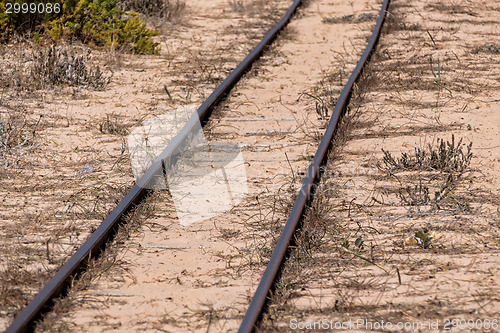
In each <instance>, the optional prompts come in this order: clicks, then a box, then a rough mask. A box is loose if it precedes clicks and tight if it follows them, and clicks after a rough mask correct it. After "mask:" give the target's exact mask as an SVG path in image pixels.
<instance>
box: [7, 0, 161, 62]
mask: <svg viewBox="0 0 500 333" xmlns="http://www.w3.org/2000/svg"><path fill="white" fill-rule="evenodd" d="M10 1H11V0H0V9H3V11H2V14H0V27H1V28H2V30H1V31H2V32H1V33H0V41H7V40H8V39H9V38H11V37H12V35H13V34H14V33H20V34H25V33H30V34H32V33H33V32H37V33H39V34H40V36H44V37H46V38H51V39H53V40H58V39H60V38H76V39H79V40H81V41H83V42H84V43H89V44H91V45H94V46H96V47H109V48H113V49H116V48H122V49H125V50H130V51H133V52H135V53H139V54H155V53H158V52H159V45H158V43H156V42H154V41H153V40H152V37H153V36H156V35H157V34H158V33H157V32H155V31H153V30H151V29H149V28H147V27H146V24H145V23H144V22H142V21H141V20H140V19H139V18H138V14H137V13H134V12H125V11H123V10H120V9H119V8H118V7H117V6H116V5H117V3H118V0H59V1H60V2H59V3H61V4H62V10H61V12H60V13H59V14H55V13H54V14H30V13H28V14H14V13H12V14H6V13H5V4H6V3H7V2H10ZM15 1H16V2H19V3H21V0H15ZM28 2H35V1H33V0H29V1H28ZM49 2H50V1H49ZM36 3H38V2H36ZM53 3H55V2H53Z"/></svg>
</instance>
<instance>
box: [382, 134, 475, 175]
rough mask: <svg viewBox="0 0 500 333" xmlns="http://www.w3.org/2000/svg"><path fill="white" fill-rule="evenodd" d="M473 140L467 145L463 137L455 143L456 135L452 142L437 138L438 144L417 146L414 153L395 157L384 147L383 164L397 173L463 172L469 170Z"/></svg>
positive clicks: (390, 170) (385, 167) (452, 137)
mask: <svg viewBox="0 0 500 333" xmlns="http://www.w3.org/2000/svg"><path fill="white" fill-rule="evenodd" d="M471 149H472V142H471V143H469V144H468V145H465V144H464V143H463V142H462V139H460V140H459V141H458V143H457V144H456V145H455V135H454V134H452V136H451V142H450V141H446V142H445V141H444V139H440V138H438V139H437V143H436V146H435V147H433V146H432V145H431V144H428V145H427V147H423V148H421V147H415V149H414V152H413V154H411V153H405V152H403V153H401V157H398V158H394V157H393V156H392V154H391V153H390V152H388V151H386V150H384V149H383V148H382V152H383V153H384V157H383V160H382V161H383V163H384V166H381V167H382V168H383V169H384V170H386V171H388V172H391V173H395V172H398V171H409V170H425V171H442V172H446V173H449V174H462V173H464V172H465V171H467V170H469V167H470V162H471V159H472V152H471Z"/></svg>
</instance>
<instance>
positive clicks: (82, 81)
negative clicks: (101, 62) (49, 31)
mask: <svg viewBox="0 0 500 333" xmlns="http://www.w3.org/2000/svg"><path fill="white" fill-rule="evenodd" d="M33 58H34V61H33V65H32V66H31V77H32V79H33V80H34V82H35V83H36V85H37V86H39V87H46V86H58V85H69V86H77V87H85V88H89V89H94V90H103V89H104V88H105V87H106V85H107V84H108V83H109V81H110V79H111V76H107V75H105V74H104V73H103V72H102V71H101V70H100V68H99V67H95V68H90V69H89V68H88V66H87V62H88V61H89V59H90V52H89V53H87V54H86V55H84V56H83V55H82V56H79V55H76V54H73V53H72V52H70V51H68V50H67V49H66V48H64V47H54V46H52V47H50V48H48V49H47V50H41V51H39V52H38V53H35V54H34V55H33Z"/></svg>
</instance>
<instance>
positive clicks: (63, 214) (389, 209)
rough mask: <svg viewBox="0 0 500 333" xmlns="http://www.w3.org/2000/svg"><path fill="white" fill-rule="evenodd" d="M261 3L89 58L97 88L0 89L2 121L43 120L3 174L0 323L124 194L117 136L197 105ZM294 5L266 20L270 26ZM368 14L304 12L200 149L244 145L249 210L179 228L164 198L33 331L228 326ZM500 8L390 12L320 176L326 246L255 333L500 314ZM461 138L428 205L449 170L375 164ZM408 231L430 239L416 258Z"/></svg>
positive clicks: (255, 26)
mask: <svg viewBox="0 0 500 333" xmlns="http://www.w3.org/2000/svg"><path fill="white" fill-rule="evenodd" d="M265 5H266V4H265V2H263V1H254V2H245V1H244V2H241V5H239V4H236V2H231V3H230V2H228V1H218V2H210V3H208V2H204V1H191V2H190V3H189V6H188V7H189V13H188V14H187V16H188V18H187V19H186V23H185V24H184V25H183V26H180V27H177V28H174V29H173V30H169V31H167V32H166V34H164V35H162V36H160V40H161V41H162V54H161V55H160V56H156V57H155V56H145V57H129V56H126V55H122V54H120V53H114V54H110V53H109V52H102V53H101V52H96V53H95V59H94V60H95V61H96V62H97V63H101V64H105V66H106V68H108V70H109V71H113V72H114V74H113V78H112V81H111V84H110V85H109V87H108V89H107V90H105V91H103V92H94V91H87V90H85V89H69V88H68V89H62V90H59V91H57V92H56V93H54V92H53V91H48V92H38V95H37V96H36V97H33V98H32V99H26V98H25V96H24V97H23V96H21V95H16V94H15V93H11V92H9V91H7V92H6V91H4V92H3V93H2V99H1V101H2V105H1V107H2V108H3V109H2V112H3V113H4V114H5V113H7V112H9V111H12V110H13V109H15V108H17V109H27V110H28V111H29V113H30V114H31V118H32V119H31V118H30V119H31V120H32V122H36V120H37V119H38V116H39V115H42V114H43V123H42V124H43V125H44V126H43V127H40V130H39V134H38V136H37V140H36V144H34V146H33V147H31V148H30V149H31V150H28V151H27V154H25V155H23V158H21V159H20V160H19V161H17V166H16V167H15V168H13V167H11V169H8V170H7V171H5V170H4V171H3V173H2V177H3V178H2V183H1V184H2V188H1V192H2V194H1V195H2V199H1V200H2V208H3V209H2V213H1V215H0V232H1V233H2V237H1V248H2V252H3V255H2V257H1V261H0V263H1V264H2V267H3V270H2V279H3V281H7V282H8V283H9V284H7V283H6V284H4V285H5V286H7V285H8V286H11V287H10V288H5V287H4V288H3V289H2V297H1V299H0V301H1V302H2V303H1V309H0V310H1V319H0V320H2V321H1V323H3V324H0V327H3V326H1V325H5V324H6V323H7V322H8V321H10V320H11V318H12V316H13V314H14V313H15V311H16V310H17V309H19V308H20V307H21V306H22V305H23V304H24V303H25V302H26V301H27V300H29V298H30V297H31V295H33V293H34V292H36V290H37V289H38V288H40V286H41V285H42V284H43V281H45V280H46V279H47V278H48V277H49V276H50V274H52V273H53V271H54V269H56V268H57V267H58V266H59V265H60V264H61V263H62V262H64V260H65V259H66V258H67V256H68V255H69V254H71V253H72V251H73V250H74V247H75V246H76V245H77V244H79V243H81V242H82V241H83V240H84V239H85V238H86V237H87V236H88V234H89V233H90V232H91V231H92V230H93V229H94V228H95V226H97V225H98V223H99V222H100V221H101V220H102V218H103V217H104V216H105V214H106V212H107V211H108V210H109V209H110V208H112V206H113V204H114V203H115V202H116V200H119V199H120V198H121V196H122V195H123V193H124V192H125V191H126V189H127V188H128V187H129V186H130V184H131V183H132V181H133V177H132V172H131V168H130V161H129V160H128V151H127V149H126V141H125V134H124V133H127V132H128V131H129V130H130V129H131V128H133V127H135V126H138V125H139V124H140V123H141V121H142V120H143V119H147V118H148V117H154V116H158V115H161V114H163V113H165V112H166V111H168V110H173V109H175V108H177V107H180V106H183V105H186V104H195V105H196V104H199V103H200V102H201V101H202V100H203V99H204V98H205V97H207V96H208V94H209V93H210V92H211V90H212V89H213V88H214V87H215V85H216V84H217V83H218V82H220V80H221V79H223V78H224V77H225V76H226V75H227V74H228V73H229V72H230V71H231V68H234V67H235V66H236V64H237V63H238V61H239V60H241V58H242V57H243V56H244V55H245V54H246V53H247V52H248V51H249V49H250V48H251V47H252V46H253V45H255V43H256V42H257V41H258V39H259V38H260V36H262V34H263V32H264V31H265V30H266V28H267V27H269V26H270V25H271V22H272V21H273V18H272V17H267V16H266V11H265V10H263V9H262V7H263V6H265ZM288 5H289V1H281V2H278V3H276V4H275V5H273V6H271V8H272V11H273V13H274V14H279V13H282V12H283V11H284V10H285V9H286V7H287V6H288ZM379 6H380V3H378V2H375V1H351V2H349V3H347V4H344V3H342V2H341V1H328V2H327V1H320V0H315V1H310V3H309V5H308V6H307V7H306V8H303V9H301V10H300V11H299V14H298V17H297V18H295V19H294V20H293V21H292V23H291V24H290V27H289V28H288V29H287V31H286V32H285V33H284V34H283V35H282V36H281V37H280V38H279V39H278V40H277V43H276V45H275V46H273V47H272V48H271V49H270V50H269V51H268V52H267V53H266V55H265V56H264V57H263V58H262V60H261V61H260V62H259V64H258V65H256V66H255V67H254V68H253V69H252V70H251V71H250V72H249V74H248V76H247V77H246V78H244V79H243V80H242V81H241V82H240V83H239V84H238V85H237V86H236V87H235V90H234V91H233V92H232V93H231V95H230V96H229V97H228V99H227V100H226V101H225V102H224V103H223V105H222V106H221V107H220V108H219V109H218V110H217V111H216V112H215V114H214V115H213V117H214V118H213V119H212V121H211V122H210V123H209V124H208V126H207V129H206V133H205V136H206V137H207V139H208V140H209V141H210V142H231V143H236V144H239V145H240V147H241V149H242V152H243V156H244V160H245V164H246V172H247V175H248V189H249V195H248V196H247V197H246V199H245V200H244V201H243V202H242V203H241V204H239V205H238V206H236V207H234V208H233V209H232V210H231V211H230V212H228V213H226V214H224V215H221V216H218V217H215V218H211V219H209V220H207V221H204V222H201V223H197V224H194V225H191V226H188V227H182V226H180V225H179V222H178V220H177V218H176V213H175V209H174V207H173V204H172V200H171V198H170V197H169V195H168V193H167V192H161V191H160V192H158V193H157V194H156V195H155V197H154V198H152V199H151V200H150V202H149V203H148V205H149V206H148V207H149V208H151V210H152V211H149V212H148V213H147V214H144V215H147V216H148V218H147V219H145V217H141V216H139V217H138V219H139V220H142V221H143V222H141V224H139V225H140V226H141V227H140V228H139V229H138V230H135V231H131V232H130V239H129V240H127V241H124V242H123V244H118V249H119V254H118V255H116V256H114V257H112V260H111V261H112V263H113V264H112V265H109V266H106V269H102V267H101V269H100V270H96V271H95V272H94V273H95V275H96V278H94V279H93V280H92V283H93V286H92V288H89V289H85V290H74V291H73V292H72V293H71V294H70V297H69V298H68V299H69V300H68V301H67V305H68V306H69V310H68V308H65V310H64V311H66V312H64V317H63V318H60V317H57V316H58V315H59V314H58V315H57V316H54V317H52V318H49V320H48V321H47V322H46V323H45V324H44V325H43V326H42V327H41V330H45V331H54V330H56V329H57V330H63V331H64V330H69V331H96V332H102V331H105V330H114V331H127V332H128V331H172V332H180V331H234V330H236V328H237V327H238V325H239V322H240V320H241V318H242V316H243V314H244V311H245V309H246V306H247V305H248V303H249V301H250V297H251V296H252V294H253V292H254V290H255V288H256V285H257V283H258V281H259V278H260V274H261V273H262V272H263V269H264V268H265V264H266V262H267V259H268V258H269V256H270V253H271V251H272V249H273V244H274V242H275V241H276V238H277V237H278V235H279V232H280V230H281V227H282V225H283V222H284V219H285V218H286V214H287V212H288V209H289V208H290V207H289V204H290V201H291V199H293V196H294V195H295V191H296V190H297V185H298V184H300V179H301V177H302V176H303V173H304V171H305V170H306V167H307V163H308V161H309V160H310V158H311V156H312V155H313V154H314V151H315V148H316V145H317V143H318V139H319V138H320V136H321V135H322V132H323V130H324V126H325V118H327V117H325V115H324V114H322V111H321V110H322V109H321V105H322V103H321V102H320V103H319V104H318V103H317V102H318V99H317V97H320V98H321V101H322V102H324V103H326V104H331V102H334V98H335V94H338V92H339V91H340V89H341V87H342V84H343V83H345V81H346V79H347V76H348V75H349V73H350V71H351V70H352V68H353V66H354V64H355V62H356V61H357V59H358V57H359V55H360V54H361V52H362V50H363V48H364V47H365V44H366V40H367V39H366V38H367V37H368V36H369V34H370V33H371V29H372V26H373V24H374V20H375V18H376V15H377V14H378V10H379ZM498 9H499V8H498V5H497V4H496V3H495V2H494V1H487V0H484V1H467V2H464V3H460V4H455V3H448V2H446V1H443V2H430V1H427V2H425V1H418V2H413V3H412V4H403V3H400V1H393V5H392V6H391V9H390V10H391V14H392V16H393V17H392V18H391V20H392V21H393V22H392V23H391V28H390V29H389V30H387V29H386V35H385V36H384V37H383V38H382V41H381V43H382V44H381V47H380V49H379V50H378V53H377V56H376V57H375V58H374V62H373V64H372V65H371V67H370V70H369V71H368V73H371V74H372V75H371V76H370V79H371V80H370V81H369V82H370V84H369V85H368V86H365V87H363V89H364V90H362V91H363V96H362V97H363V99H361V100H360V101H358V102H357V103H358V104H357V106H359V114H360V116H359V118H357V123H356V125H355V127H354V129H353V130H352V132H351V134H350V140H349V141H348V142H347V144H346V147H345V148H344V149H343V151H342V154H341V155H340V157H339V158H338V159H336V160H335V161H333V162H332V163H331V165H330V173H329V174H330V175H332V176H333V177H329V178H327V179H326V180H325V186H326V188H327V189H329V190H328V191H325V196H326V193H330V194H332V193H333V195H331V196H330V197H328V198H327V199H326V200H327V201H326V202H327V205H325V206H326V207H327V208H328V209H326V210H324V211H323V212H324V214H322V218H323V220H326V221H328V223H330V224H328V227H327V228H326V229H321V230H322V231H325V230H326V231H325V232H324V235H327V236H324V235H323V237H326V238H322V239H323V240H325V241H324V242H323V243H321V244H322V245H321V246H319V249H320V250H321V251H319V252H316V254H314V253H315V252H310V250H312V248H310V249H308V250H307V251H304V252H301V253H305V254H306V255H305V257H304V258H308V259H312V260H305V259H304V260H302V261H300V263H301V266H293V265H290V268H288V269H289V272H291V274H289V275H286V276H285V277H284V279H285V280H283V281H282V286H283V290H282V291H283V295H288V296H286V297H284V299H282V300H281V301H282V303H278V302H277V303H276V304H279V305H277V306H274V307H272V310H273V311H275V312H271V316H270V317H269V318H267V319H266V321H265V325H268V326H265V327H268V328H269V329H264V331H270V330H273V329H277V330H285V331H287V330H289V328H290V320H292V319H297V320H299V321H305V322H306V321H313V320H321V319H323V318H327V319H334V320H343V321H345V320H349V319H353V320H354V319H358V318H367V319H370V320H371V321H372V322H380V321H381V320H384V321H388V320H390V321H392V322H394V323H396V322H398V321H401V322H422V323H424V322H427V321H428V320H433V321H435V320H440V323H439V325H440V327H441V328H443V324H445V322H444V320H445V319H449V320H452V319H453V318H461V319H467V320H468V319H474V320H481V321H483V322H485V320H487V319H489V320H493V319H495V318H497V319H498V311H499V304H498V297H497V296H495V295H497V294H498V276H499V275H498V274H499V272H498V268H497V266H498V249H499V243H498V223H499V220H500V217H499V214H498V207H499V200H498V194H499V193H498V179H499V178H498V170H499V168H498V163H499V162H500V160H499V156H498V153H499V152H500V151H499V150H498V149H499V143H498V142H499V141H498V130H497V128H496V124H498V120H499V119H498V110H499V108H500V101H499V100H498V98H497V97H496V96H498V90H499V71H500V68H499V63H500V62H499V58H498V57H499V56H498V53H492V52H489V50H493V51H494V50H495V49H494V48H493V49H492V48H488V45H493V46H494V45H496V44H494V41H495V37H496V36H497V31H496V28H495V22H498V13H499V10H498ZM350 15H353V16H350ZM277 16H278V15H275V17H277ZM491 43H493V44H491ZM496 47H497V48H498V45H496ZM11 48H12V49H13V48H16V46H15V45H14V46H11ZM6 50H7V51H6ZM9 50H11V49H8V48H7V49H4V50H2V56H5V57H9V52H10V51H9ZM497 52H498V51H497ZM27 53H28V52H27ZM27 57H28V58H29V55H28V56H27ZM431 58H432V60H430V59H431ZM10 61H12V62H14V60H13V59H12V58H10ZM19 61H22V60H19ZM165 86H166V87H167V89H168V90H169V92H170V94H171V96H172V99H170V98H169V97H168V96H167V95H166V93H165ZM325 91H326V92H329V93H330V94H325ZM328 96H329V97H328ZM332 96H333V100H332ZM318 105H319V111H317V110H318V109H317V107H318ZM107 115H108V116H107ZM111 129H114V130H111ZM122 131H123V132H122ZM106 132H113V133H106ZM120 133H121V134H120ZM452 133H453V134H454V135H455V140H456V141H455V143H456V142H458V140H459V139H463V142H465V143H466V144H468V143H469V142H473V146H472V152H473V158H472V161H471V164H470V167H469V168H468V169H467V170H466V171H465V172H463V173H461V174H460V176H459V177H457V178H456V179H455V178H454V180H453V182H452V183H450V184H449V185H448V188H449V191H448V190H447V191H446V196H443V199H442V200H441V199H440V200H439V202H438V200H436V197H435V194H434V193H435V192H436V191H440V190H441V189H442V188H443V187H445V186H447V185H446V184H447V183H446V176H447V174H446V172H440V171H434V170H431V171H429V170H418V169H417V170H413V171H400V170H389V169H388V168H385V169H384V163H383V161H382V158H383V153H382V151H381V148H384V149H385V150H387V151H389V152H391V153H392V155H393V156H394V157H395V158H396V157H399V156H400V152H402V151H403V152H409V153H412V152H413V151H414V150H413V148H414V147H426V146H427V144H428V143H430V144H435V143H436V142H437V138H443V139H445V141H447V140H448V141H450V140H451V134H452ZM37 145H39V146H37ZM42 148H43V149H42ZM285 153H286V154H285ZM377 165H380V166H381V167H380V168H377ZM90 170H92V171H90ZM455 176H457V173H453V177H455ZM89 185H90V187H86V186H89ZM415 185H416V186H417V187H415ZM419 185H420V187H418V186H419ZM408 186H409V187H408ZM422 186H426V187H427V188H428V189H429V193H430V194H429V198H427V197H426V196H425V190H424V189H423V187H422ZM442 193H445V192H442ZM433 199H434V201H432V200H433ZM426 200H427V201H426ZM20 203H23V204H22V205H20ZM409 203H412V204H409ZM325 206H323V207H325ZM318 210H319V208H318ZM418 231H421V232H422V233H424V234H429V235H430V233H433V236H434V239H433V240H431V241H430V242H429V243H426V244H425V246H419V245H418V244H414V238H412V237H411V236H412V235H415V233H416V232H418ZM315 232H317V230H315ZM310 235H313V236H316V235H317V234H316V233H314V232H313V233H311V234H310ZM359 238H362V239H363V245H360V246H357V245H356V244H359V242H357V243H356V240H358V239H359ZM346 241H347V243H346ZM309 244H313V243H309ZM342 245H344V246H342ZM346 250H349V251H351V252H348V251H346ZM352 252H354V253H356V254H358V255H359V256H362V257H363V258H364V259H362V258H360V257H359V256H358V257H356V256H354V255H353V254H352ZM375 264H376V265H375ZM318 267H319V268H320V269H318ZM287 279H288V280H287ZM475 323H477V321H476V322H475ZM450 324H451V325H452V323H451V321H450ZM476 327H477V326H476ZM483 327H484V326H483ZM421 330H422V331H428V330H429V329H427V330H426V329H425V327H424V328H423V329H421ZM353 331H356V330H353ZM357 331H359V330H357Z"/></svg>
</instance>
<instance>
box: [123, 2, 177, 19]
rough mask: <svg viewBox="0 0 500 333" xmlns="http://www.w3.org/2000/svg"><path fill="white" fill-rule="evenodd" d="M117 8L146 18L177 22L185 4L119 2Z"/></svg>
mask: <svg viewBox="0 0 500 333" xmlns="http://www.w3.org/2000/svg"><path fill="white" fill-rule="evenodd" d="M118 7H119V8H120V9H122V10H125V11H134V12H137V13H140V14H143V15H146V16H147V17H154V18H160V19H163V20H166V21H168V22H177V21H179V20H180V18H181V17H182V14H183V13H184V12H185V10H186V3H185V2H184V1H181V0H120V1H119V2H118Z"/></svg>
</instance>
